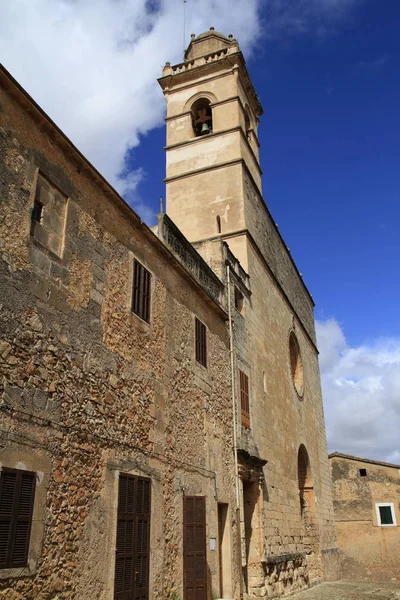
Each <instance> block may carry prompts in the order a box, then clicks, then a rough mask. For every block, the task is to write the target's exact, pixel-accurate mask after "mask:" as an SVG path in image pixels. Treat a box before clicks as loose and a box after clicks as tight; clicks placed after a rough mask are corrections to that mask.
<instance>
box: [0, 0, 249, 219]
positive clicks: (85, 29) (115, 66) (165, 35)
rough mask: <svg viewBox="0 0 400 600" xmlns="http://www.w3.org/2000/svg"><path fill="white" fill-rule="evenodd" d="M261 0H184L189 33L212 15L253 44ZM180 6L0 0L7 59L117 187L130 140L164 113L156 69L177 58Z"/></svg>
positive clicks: (125, 0) (173, 0) (2, 50)
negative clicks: (186, 0)
mask: <svg viewBox="0 0 400 600" xmlns="http://www.w3.org/2000/svg"><path fill="white" fill-rule="evenodd" d="M258 4H259V2H258V0H235V10H232V4H231V2H230V0H190V1H189V2H188V8H187V22H188V24H187V38H189V37H190V33H191V32H192V31H194V32H196V33H201V32H202V31H204V30H207V29H208V28H209V26H210V25H213V26H215V27H216V28H217V29H218V28H220V29H221V30H222V31H224V32H226V33H231V32H235V33H236V34H237V35H238V36H240V42H241V46H242V47H243V49H244V50H245V51H247V52H250V50H251V47H252V46H254V44H255V42H256V40H257V37H258V34H259V19H258V16H257V9H258ZM182 7H183V4H182V0H163V1H160V2H156V1H154V0H153V1H152V2H149V1H146V0H12V1H11V2H1V8H0V57H1V60H2V62H3V64H4V65H5V66H6V68H8V69H9V70H10V72H11V73H12V74H13V75H14V76H15V77H16V79H17V80H18V81H19V82H20V83H21V84H22V85H23V86H24V87H25V89H27V91H28V92H29V93H30V94H31V95H32V96H33V97H34V99H35V100H36V101H37V102H38V103H39V104H40V105H41V106H42V107H43V108H44V110H46V112H47V113H48V114H49V115H50V116H51V117H52V118H53V120H54V121H55V122H56V123H57V124H58V125H59V126H60V127H61V128H62V129H63V131H65V133H66V134H67V135H68V136H69V137H70V138H71V139H72V141H73V142H74V143H75V144H76V145H77V146H78V147H79V149H80V150H81V151H82V152H83V153H84V154H85V156H87V157H88V158H89V160H91V161H92V162H93V164H94V165H95V166H96V167H97V168H98V169H99V170H100V171H101V172H102V174H103V175H105V177H106V178H107V179H108V180H109V181H110V183H111V184H113V185H115V186H116V187H117V188H118V189H119V190H121V191H123V190H124V188H126V183H124V182H123V181H121V178H120V177H119V176H120V174H121V173H122V172H124V167H125V163H124V160H125V156H126V153H127V150H128V149H129V148H133V147H135V146H137V145H138V143H139V141H140V135H141V134H144V133H146V132H147V131H149V130H150V129H152V128H153V127H155V126H157V125H160V124H161V123H162V120H163V117H164V107H165V104H164V99H163V95H162V92H161V90H160V89H159V87H158V84H157V81H156V79H157V77H160V76H161V70H162V66H163V65H164V64H165V62H166V61H167V60H169V61H171V62H179V61H180V60H181V59H182V52H183V48H182V46H183V39H182V32H183V10H182ZM128 183H129V182H128ZM130 189H131V191H132V186H130ZM131 198H132V195H131ZM136 208H137V207H136Z"/></svg>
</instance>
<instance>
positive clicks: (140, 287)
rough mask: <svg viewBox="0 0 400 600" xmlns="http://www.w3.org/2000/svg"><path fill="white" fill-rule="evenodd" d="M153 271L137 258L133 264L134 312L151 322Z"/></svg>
mask: <svg viewBox="0 0 400 600" xmlns="http://www.w3.org/2000/svg"><path fill="white" fill-rule="evenodd" d="M150 297H151V273H150V272H149V271H148V270H147V269H145V268H144V266H143V265H141V264H140V262H138V261H137V260H135V261H134V265H133V293H132V312H134V313H135V315H137V316H138V317H140V318H141V319H143V321H147V323H149V322H150Z"/></svg>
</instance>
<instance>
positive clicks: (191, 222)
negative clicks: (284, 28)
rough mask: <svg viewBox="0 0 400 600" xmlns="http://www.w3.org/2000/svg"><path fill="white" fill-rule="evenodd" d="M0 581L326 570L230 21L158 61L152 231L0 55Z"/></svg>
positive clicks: (166, 583) (297, 374) (285, 277)
mask: <svg viewBox="0 0 400 600" xmlns="http://www.w3.org/2000/svg"><path fill="white" fill-rule="evenodd" d="M0 85H1V87H0V126H1V129H0V144H1V146H0V157H1V160H0V186H1V187H0V194H1V199H2V211H1V218H0V256H1V260H0V277H1V300H0V320H1V327H0V332H1V338H0V369H1V376H2V378H1V404H0V415H1V427H0V447H1V451H0V465H1V477H0V597H5V598H7V599H10V600H11V599H21V598H24V599H27V600H33V599H35V600H50V599H58V600H67V599H79V600H112V598H114V599H115V600H156V599H162V600H167V599H170V600H172V599H174V600H177V599H178V598H181V599H183V600H206V599H207V600H208V599H211V598H214V599H215V598H225V599H239V598H267V597H277V596H280V595H282V594H284V593H287V592H291V591H293V590H296V589H301V588H303V587H306V586H308V585H309V584H310V583H313V582H318V581H321V580H323V579H333V578H336V577H337V576H338V554H337V549H336V540H335V528H334V517H333V504H332V496H331V485H330V475H329V466H328V459H327V451H326V438H325V426H324V416H323V407H322V399H321V389H320V378H319V369H318V351H317V348H316V340H315V330H314V318H313V301H312V298H311V296H310V294H309V292H308V290H307V288H306V287H305V285H304V282H303V280H302V278H301V276H300V274H299V272H298V270H297V268H296V266H295V264H294V262H293V259H292V257H291V255H290V252H289V250H288V249H287V247H286V245H285V243H284V241H283V239H282V237H281V236H280V234H279V232H278V229H277V227H276V225H275V223H274V221H273V219H272V218H271V215H270V213H269V212H268V209H267V207H266V205H265V203H264V201H263V199H262V195H261V170H260V164H259V147H258V146H259V145H258V138H257V128H258V123H259V118H260V116H261V114H262V107H261V104H260V101H259V99H258V97H257V95H256V93H255V91H254V89H253V86H252V83H251V80H250V78H249V75H248V73H247V70H246V66H245V62H244V59H243V56H242V54H241V52H240V50H239V46H238V43H237V41H236V40H234V39H233V38H232V36H230V37H228V38H227V37H225V36H223V35H222V34H219V33H217V32H215V31H214V30H213V29H210V31H209V32H206V33H204V34H202V35H200V36H198V37H195V36H192V40H191V43H190V46H189V48H188V50H187V53H186V58H185V61H184V62H183V63H181V64H179V65H176V66H173V67H171V65H169V64H168V63H167V64H166V66H165V68H164V70H163V74H162V77H161V79H160V85H161V87H162V89H163V92H164V94H165V98H166V102H167V118H166V124H167V147H166V154H167V178H166V214H160V215H159V216H158V224H157V226H156V227H155V228H153V230H151V229H149V228H148V227H147V226H146V225H145V224H144V223H142V222H141V220H140V219H139V217H138V216H137V215H136V214H135V213H134V212H133V211H132V210H131V208H130V207H129V206H127V205H126V203H125V202H124V201H123V199H122V198H121V197H120V196H119V195H118V194H117V192H116V191H115V190H114V189H113V188H112V187H111V186H110V185H109V184H108V183H107V182H106V181H105V180H104V178H103V177H102V176H101V175H100V174H99V173H98V172H97V171H96V170H95V168H94V167H93V166H92V165H91V164H90V163H89V162H88V161H87V160H86V159H85V158H84V157H83V156H82V154H80V152H79V151H78V150H77V149H76V148H75V147H74V146H73V144H72V143H71V142H70V141H69V140H68V139H67V138H66V136H65V135H64V134H63V133H62V132H61V131H60V130H59V129H58V127H57V126H56V125H55V124H54V123H53V122H52V121H51V120H50V119H49V117H47V115H45V113H44V112H43V111H42V110H41V109H40V107H39V106H38V105H37V104H35V102H34V101H33V100H32V98H30V97H29V96H28V95H27V94H26V92H25V91H24V90H23V89H22V88H21V87H20V86H19V85H18V83H17V82H16V81H15V80H14V79H13V78H12V76H11V75H10V74H9V73H7V71H5V70H4V69H1V70H0Z"/></svg>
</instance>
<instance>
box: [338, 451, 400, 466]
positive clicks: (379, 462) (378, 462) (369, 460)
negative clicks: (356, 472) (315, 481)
mask: <svg viewBox="0 0 400 600" xmlns="http://www.w3.org/2000/svg"><path fill="white" fill-rule="evenodd" d="M328 458H346V459H348V460H358V461H360V462H365V463H369V464H371V465H382V466H384V467H392V468H393V469H400V465H396V464H394V463H388V462H385V461H383V460H374V459H373V458H362V457H361V456H353V455H352V454H344V453H342V452H331V453H330V454H328Z"/></svg>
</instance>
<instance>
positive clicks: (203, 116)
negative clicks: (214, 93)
mask: <svg viewBox="0 0 400 600" xmlns="http://www.w3.org/2000/svg"><path fill="white" fill-rule="evenodd" d="M191 110H192V124H193V131H194V133H195V135H196V137H200V136H202V135H208V134H209V133H211V132H212V130H213V119H212V108H211V102H210V100H209V99H208V98H199V99H198V100H196V102H195V103H194V104H193V106H192V109H191Z"/></svg>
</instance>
